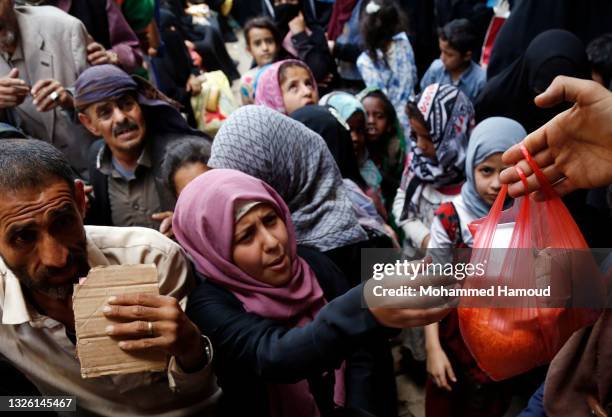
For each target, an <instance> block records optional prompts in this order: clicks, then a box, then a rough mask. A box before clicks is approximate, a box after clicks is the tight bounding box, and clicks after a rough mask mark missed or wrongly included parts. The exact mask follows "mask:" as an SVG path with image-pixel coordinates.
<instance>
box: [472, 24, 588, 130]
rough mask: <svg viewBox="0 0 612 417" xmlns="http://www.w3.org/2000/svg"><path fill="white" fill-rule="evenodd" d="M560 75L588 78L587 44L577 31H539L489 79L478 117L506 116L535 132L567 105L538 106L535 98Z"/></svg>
mask: <svg viewBox="0 0 612 417" xmlns="http://www.w3.org/2000/svg"><path fill="white" fill-rule="evenodd" d="M557 75H568V76H571V77H577V78H589V76H590V71H589V64H588V60H587V56H586V52H585V47H584V44H583V43H582V41H581V40H580V39H578V37H576V35H574V34H572V33H570V32H567V31H564V30H559V29H552V30H548V31H546V32H543V33H541V34H539V35H538V36H537V37H536V38H535V39H534V40H533V41H532V42H531V43H530V44H529V47H528V48H527V50H526V51H525V53H524V54H523V55H522V56H521V57H519V58H518V59H517V60H515V61H514V62H513V63H512V64H511V65H510V66H508V68H506V69H505V70H504V71H502V72H501V73H499V74H498V75H496V76H495V77H493V78H491V79H489V80H488V81H487V84H486V86H485V87H484V89H483V91H482V92H481V93H480V95H479V96H478V97H477V98H476V102H475V109H476V120H477V121H478V122H480V121H482V120H484V119H486V118H488V117H491V116H505V117H509V118H511V119H514V120H516V121H517V122H519V123H520V124H522V125H523V126H524V127H525V129H526V130H527V132H532V131H534V130H535V129H537V128H539V127H540V126H542V125H543V124H544V123H546V122H547V121H549V120H550V119H552V118H553V117H554V116H555V115H556V114H558V113H560V112H561V111H563V110H565V109H566V108H567V106H566V105H561V106H556V107H553V108H551V109H541V108H539V107H537V106H536V105H535V104H534V102H533V99H534V98H535V97H536V96H537V95H538V94H539V93H541V92H543V91H544V90H546V88H547V87H548V86H549V85H550V83H551V82H552V80H553V79H554V78H555V77H556V76H557Z"/></svg>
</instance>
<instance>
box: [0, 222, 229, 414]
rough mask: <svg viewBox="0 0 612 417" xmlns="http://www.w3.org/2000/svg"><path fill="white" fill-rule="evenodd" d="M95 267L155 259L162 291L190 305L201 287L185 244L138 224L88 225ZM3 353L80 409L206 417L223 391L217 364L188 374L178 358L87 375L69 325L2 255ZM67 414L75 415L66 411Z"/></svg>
mask: <svg viewBox="0 0 612 417" xmlns="http://www.w3.org/2000/svg"><path fill="white" fill-rule="evenodd" d="M85 231H86V234H87V255H88V261H89V265H90V266H91V267H95V266H101V265H121V264H123V265H129V264H146V263H153V264H156V266H157V270H158V274H159V288H160V294H163V295H169V296H173V297H175V298H177V299H178V300H179V302H180V304H181V307H182V308H183V309H184V308H185V306H186V304H187V295H188V293H189V292H190V291H191V290H192V289H193V287H194V285H195V279H194V277H193V275H192V274H191V269H190V266H189V263H188V262H187V260H186V258H185V256H184V254H183V251H182V249H181V248H180V246H178V245H177V244H176V243H174V242H173V241H172V240H170V239H167V238H166V237H164V236H163V235H161V234H160V233H158V232H156V231H154V230H151V229H145V228H138V227H129V228H128V227H123V228H115V227H99V226H86V227H85ZM0 315H1V323H2V325H1V326H0V358H3V359H6V360H8V361H9V362H10V363H12V364H13V365H14V366H15V367H16V368H17V369H19V370H20V371H21V372H22V373H23V374H25V375H26V376H27V377H28V378H29V379H30V381H32V382H33V383H34V384H35V385H36V387H37V388H38V390H39V391H40V392H41V393H42V394H43V395H75V396H76V397H77V407H78V409H79V411H83V409H85V410H88V411H92V412H94V413H96V414H100V415H105V416H113V417H122V416H126V417H127V416H163V417H174V416H184V415H189V414H193V413H195V412H197V413H198V414H199V415H202V416H206V415H209V414H211V408H212V407H213V405H214V403H215V402H216V400H217V398H218V397H219V395H220V389H219V388H218V387H217V385H216V381H215V378H214V376H213V374H212V369H211V366H210V365H208V366H206V367H205V368H204V369H202V370H200V371H198V372H194V373H190V374H187V373H185V372H183V371H182V370H181V369H180V368H179V367H178V364H177V363H176V361H175V360H174V358H171V360H170V363H169V366H168V372H167V374H165V373H135V374H128V375H114V376H103V377H99V378H91V379H82V378H81V372H80V364H79V360H78V359H77V355H76V349H75V345H73V344H72V342H71V341H70V340H69V339H68V337H67V336H66V328H65V326H64V325H63V324H62V323H60V322H58V321H56V320H54V319H52V318H50V317H47V316H44V315H41V314H40V313H38V312H37V311H36V310H35V309H34V308H33V307H32V306H31V305H29V304H28V303H27V301H26V299H25V298H24V295H23V292H22V290H21V285H20V283H19V281H18V279H17V278H16V277H15V275H13V273H12V272H11V271H10V270H9V269H8V268H7V267H6V265H5V264H4V262H2V260H0ZM66 415H74V413H67V414H66Z"/></svg>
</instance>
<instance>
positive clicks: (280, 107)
mask: <svg viewBox="0 0 612 417" xmlns="http://www.w3.org/2000/svg"><path fill="white" fill-rule="evenodd" d="M285 66H300V67H302V68H304V69H306V71H308V74H310V78H311V80H312V85H313V87H314V89H315V91H316V92H317V96H318V94H319V92H318V90H317V81H316V80H315V77H314V75H312V71H311V70H310V68H308V65H306V64H305V63H303V62H302V61H298V60H297V59H286V60H284V61H278V62H275V63H274V64H270V65H269V66H267V67H264V68H262V70H261V72H260V73H259V74H258V75H257V77H258V78H257V85H256V87H255V104H259V105H262V106H266V107H269V108H271V109H274V110H276V111H277V112H280V113H283V114H287V110H286V109H285V102H284V101H283V91H282V90H281V86H280V73H281V71H282V69H283V67H285Z"/></svg>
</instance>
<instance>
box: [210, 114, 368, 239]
mask: <svg viewBox="0 0 612 417" xmlns="http://www.w3.org/2000/svg"><path fill="white" fill-rule="evenodd" d="M208 165H209V166H211V167H213V168H229V169H236V170H239V171H242V172H245V173H247V174H249V175H252V176H254V177H256V178H259V179H261V180H263V181H265V182H266V183H268V184H269V185H270V186H272V188H274V189H275V190H276V191H277V192H278V193H279V194H280V195H281V197H282V198H283V199H284V200H285V202H286V203H287V206H289V210H291V218H292V220H293V224H294V225H295V231H296V236H297V241H298V243H299V244H303V245H306V246H310V247H314V248H317V249H319V250H321V251H328V250H331V249H334V248H339V247H342V246H346V245H349V244H351V243H356V242H360V241H363V240H366V239H367V235H366V233H365V231H364V230H363V229H362V228H361V227H360V226H359V223H358V221H357V218H356V217H355V214H354V213H353V209H352V206H351V202H350V201H349V199H348V197H347V193H346V190H345V189H344V186H343V185H342V177H341V175H340V171H339V169H338V165H337V164H336V161H335V160H334V158H333V156H332V155H331V153H330V151H329V149H328V148H327V144H326V143H325V141H324V140H323V139H322V138H321V136H319V135H318V134H316V133H315V132H313V131H312V130H310V129H308V128H307V127H306V126H304V125H303V124H301V123H300V122H297V121H295V120H292V119H290V118H289V117H286V116H283V115H282V114H280V113H278V112H276V111H274V110H271V109H269V108H267V107H263V106H245V107H241V108H240V109H238V110H236V111H235V112H234V113H232V115H231V116H230V117H229V118H228V119H227V120H226V121H225V123H224V124H223V126H222V127H221V129H220V130H219V132H218V133H217V135H216V136H215V140H214V142H213V146H212V155H211V157H210V160H209V161H208Z"/></svg>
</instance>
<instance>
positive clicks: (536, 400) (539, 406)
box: [518, 383, 546, 417]
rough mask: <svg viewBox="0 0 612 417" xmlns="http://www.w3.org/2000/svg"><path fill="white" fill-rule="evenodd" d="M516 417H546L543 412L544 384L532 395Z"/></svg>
mask: <svg viewBox="0 0 612 417" xmlns="http://www.w3.org/2000/svg"><path fill="white" fill-rule="evenodd" d="M518 417H546V412H545V411H544V383H542V385H540V388H538V389H537V391H536V392H534V393H533V395H532V396H531V398H530V399H529V403H528V404H527V408H525V409H524V410H523V411H522V412H521V414H519V415H518Z"/></svg>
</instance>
